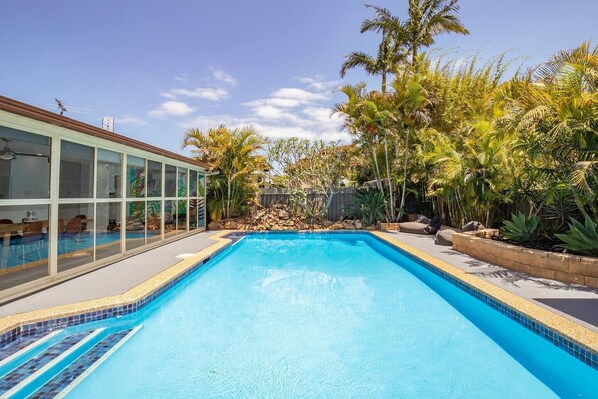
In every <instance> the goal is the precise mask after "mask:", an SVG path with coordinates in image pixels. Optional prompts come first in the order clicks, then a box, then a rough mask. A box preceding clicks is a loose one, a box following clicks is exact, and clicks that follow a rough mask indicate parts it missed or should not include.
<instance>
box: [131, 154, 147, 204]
mask: <svg viewBox="0 0 598 399" xmlns="http://www.w3.org/2000/svg"><path fill="white" fill-rule="evenodd" d="M143 197H145V159H143V158H139V157H134V156H131V155H129V156H127V198H143Z"/></svg>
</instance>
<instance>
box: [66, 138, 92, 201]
mask: <svg viewBox="0 0 598 399" xmlns="http://www.w3.org/2000/svg"><path fill="white" fill-rule="evenodd" d="M93 153H94V150H93V148H92V147H88V146H86V145H81V144H76V143H71V142H70V141H65V140H62V142H61V143H60V198H91V197H93V163H94V160H93Z"/></svg>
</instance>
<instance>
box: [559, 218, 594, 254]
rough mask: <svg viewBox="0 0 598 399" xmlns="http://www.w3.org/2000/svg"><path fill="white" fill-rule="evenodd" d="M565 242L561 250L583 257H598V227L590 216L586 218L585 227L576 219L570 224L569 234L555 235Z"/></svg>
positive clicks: (561, 245)
mask: <svg viewBox="0 0 598 399" xmlns="http://www.w3.org/2000/svg"><path fill="white" fill-rule="evenodd" d="M555 236H556V237H557V238H558V239H559V240H561V241H563V242H564V244H560V245H559V246H560V247H561V248H565V249H568V250H570V251H573V252H578V253H580V254H583V255H590V256H598V225H597V224H596V222H594V221H593V220H592V219H591V218H590V217H589V216H586V217H585V225H583V224H581V223H579V222H578V221H577V220H575V219H571V223H569V233H567V234H555Z"/></svg>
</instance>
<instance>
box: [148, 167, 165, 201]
mask: <svg viewBox="0 0 598 399" xmlns="http://www.w3.org/2000/svg"><path fill="white" fill-rule="evenodd" d="M147 196H148V197H161V196H162V164H161V163H160V162H156V161H147Z"/></svg>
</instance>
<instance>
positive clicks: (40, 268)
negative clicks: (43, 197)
mask: <svg viewBox="0 0 598 399" xmlns="http://www.w3.org/2000/svg"><path fill="white" fill-rule="evenodd" d="M49 214H50V212H49V206H48V205H24V206H20V205H14V206H13V205H11V206H0V290H4V289H7V288H12V287H14V286H17V285H21V284H24V283H28V282H30V281H34V280H37V279H39V278H42V277H46V276H48V275H49V273H48V248H49V239H48V232H49V231H50V220H49V217H48V215H49Z"/></svg>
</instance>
